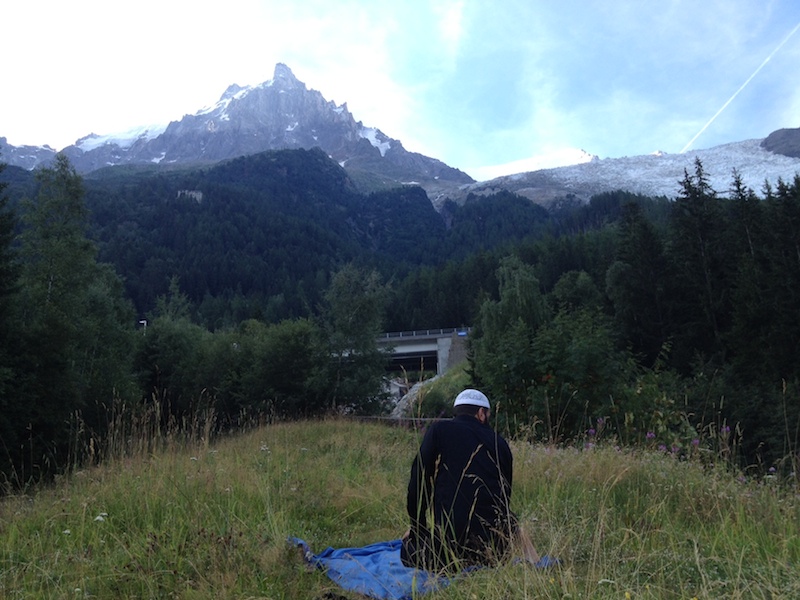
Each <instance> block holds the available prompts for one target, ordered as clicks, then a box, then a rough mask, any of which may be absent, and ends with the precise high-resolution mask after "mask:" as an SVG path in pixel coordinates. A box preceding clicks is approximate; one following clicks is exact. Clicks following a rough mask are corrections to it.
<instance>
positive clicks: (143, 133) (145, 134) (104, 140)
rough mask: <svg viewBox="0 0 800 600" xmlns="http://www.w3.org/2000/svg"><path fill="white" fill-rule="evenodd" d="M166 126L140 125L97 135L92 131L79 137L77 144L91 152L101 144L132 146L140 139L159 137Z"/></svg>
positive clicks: (122, 146)
mask: <svg viewBox="0 0 800 600" xmlns="http://www.w3.org/2000/svg"><path fill="white" fill-rule="evenodd" d="M166 128H167V126H166V125H144V126H140V127H134V128H133V129H129V130H128V131H124V132H122V133H110V134H106V135H97V134H96V133H91V134H89V135H87V136H86V137H84V138H81V139H79V140H78V141H77V142H75V145H76V146H77V147H78V148H80V149H81V150H83V151H84V152H89V151H90V150H94V149H95V148H100V147H101V146H105V145H107V144H116V145H117V146H119V147H120V148H130V147H131V146H133V144H134V143H136V142H137V141H139V140H144V141H149V140H152V139H154V138H157V137H158V136H159V135H161V134H162V133H164V131H165V130H166Z"/></svg>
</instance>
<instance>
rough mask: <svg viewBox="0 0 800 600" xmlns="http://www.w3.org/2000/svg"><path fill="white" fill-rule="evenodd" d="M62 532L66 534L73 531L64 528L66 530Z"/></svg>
mask: <svg viewBox="0 0 800 600" xmlns="http://www.w3.org/2000/svg"><path fill="white" fill-rule="evenodd" d="M61 533H63V534H64V535H69V534H71V533H72V532H71V531H70V530H69V529H65V530H64V531H62V532H61Z"/></svg>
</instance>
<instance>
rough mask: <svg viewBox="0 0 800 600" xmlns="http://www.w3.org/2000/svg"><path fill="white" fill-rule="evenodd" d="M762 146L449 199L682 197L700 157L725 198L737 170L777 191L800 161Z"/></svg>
mask: <svg viewBox="0 0 800 600" xmlns="http://www.w3.org/2000/svg"><path fill="white" fill-rule="evenodd" d="M761 144H762V140H746V141H743V142H734V143H731V144H724V145H721V146H715V147H713V148H708V149H705V150H692V151H689V152H686V153H683V154H667V153H663V152H657V153H654V154H648V155H643V156H626V157H622V158H605V159H599V158H595V159H593V160H591V161H590V162H586V163H583V164H578V165H571V166H567V167H558V168H554V169H542V170H539V171H531V172H528V173H519V174H516V175H507V176H504V177H498V178H497V179H492V180H490V181H483V182H479V183H475V184H472V185H467V186H462V187H461V188H460V189H459V190H458V191H457V192H453V193H452V194H451V196H450V197H451V199H453V200H455V201H456V202H459V201H463V200H465V199H466V197H467V195H468V194H470V193H472V194H478V195H486V194H491V193H494V192H497V191H499V190H509V191H512V192H515V193H517V194H520V195H522V196H525V197H527V198H530V199H531V200H533V201H535V202H538V203H541V204H548V203H549V202H551V201H553V200H557V199H559V198H563V197H564V196H566V195H568V194H571V195H573V196H575V197H577V198H579V199H581V200H584V201H586V200H588V199H589V198H590V197H591V196H592V195H593V194H597V193H600V192H610V191H615V190H626V191H629V192H633V193H636V194H644V195H648V196H666V197H668V198H674V197H676V196H677V195H678V193H679V190H680V181H681V180H682V179H683V177H684V171H685V170H686V171H689V173H693V172H694V163H695V159H696V158H699V159H700V160H701V162H702V163H703V169H704V170H705V172H706V174H707V175H708V177H709V181H710V183H711V186H712V187H713V188H714V189H715V190H716V191H717V192H719V193H720V194H723V195H724V194H726V193H727V191H728V190H729V188H730V185H731V181H732V175H733V170H734V169H736V170H737V171H738V172H739V174H740V175H741V177H742V180H743V182H744V184H745V185H746V186H748V187H751V188H752V189H753V190H755V191H756V192H757V193H761V191H762V189H763V187H764V182H765V181H769V182H770V184H772V185H773V187H774V186H775V184H776V183H777V181H778V179H779V178H782V179H783V180H784V181H786V180H790V179H792V178H793V177H794V176H795V175H796V174H798V173H800V158H791V157H788V156H784V155H782V154H775V153H773V152H769V151H768V150H765V149H764V148H763V147H762V145H761ZM443 200H444V198H442V199H441V201H443Z"/></svg>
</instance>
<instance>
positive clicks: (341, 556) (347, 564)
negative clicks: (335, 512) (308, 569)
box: [289, 538, 450, 600]
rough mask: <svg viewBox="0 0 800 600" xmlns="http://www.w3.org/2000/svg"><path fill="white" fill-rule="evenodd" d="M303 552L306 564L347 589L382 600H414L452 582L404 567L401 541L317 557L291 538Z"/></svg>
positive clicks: (297, 540) (325, 552)
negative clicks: (319, 570)
mask: <svg viewBox="0 0 800 600" xmlns="http://www.w3.org/2000/svg"><path fill="white" fill-rule="evenodd" d="M289 541H290V543H293V544H296V545H297V546H299V547H300V548H302V549H303V553H304V555H305V559H306V561H308V562H309V563H310V564H312V565H314V566H315V567H318V568H320V569H323V570H324V571H325V573H326V574H327V575H328V577H330V578H331V579H332V580H333V581H335V582H336V583H337V584H338V585H340V586H341V587H342V588H343V589H345V590H349V591H352V592H358V593H359V594H364V595H365V596H369V597H370V598H377V599H379V600H410V599H411V597H412V595H413V594H414V593H416V594H417V595H419V594H423V593H425V592H429V591H431V590H434V589H441V588H443V587H445V586H446V585H447V584H448V583H450V580H449V579H447V578H445V577H440V576H438V575H436V574H434V573H428V572H427V571H419V570H417V569H411V568H409V567H406V566H403V563H402V562H400V544H401V542H400V540H392V541H390V542H378V543H376V544H370V545H368V546H364V547H363V548H338V549H334V548H326V549H325V550H323V551H322V552H320V553H319V554H314V553H313V552H311V549H310V548H309V547H308V544H306V543H305V542H304V541H303V540H301V539H298V538H290V539H289Z"/></svg>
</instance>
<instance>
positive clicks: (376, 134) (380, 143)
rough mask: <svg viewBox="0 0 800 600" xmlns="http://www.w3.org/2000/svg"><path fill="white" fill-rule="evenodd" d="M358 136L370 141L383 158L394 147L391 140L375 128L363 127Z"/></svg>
mask: <svg viewBox="0 0 800 600" xmlns="http://www.w3.org/2000/svg"><path fill="white" fill-rule="evenodd" d="M358 135H360V136H361V137H362V138H364V139H366V140H368V141H369V143H370V144H372V145H373V146H375V147H376V148H377V149H378V150H379V151H380V153H381V156H386V153H387V152H388V151H389V149H390V148H391V147H392V144H391V142H390V141H389V138H387V137H386V136H385V135H383V133H381V132H380V131H379V130H377V129H375V128H374V127H362V128H361V129H360V130H359V132H358Z"/></svg>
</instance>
